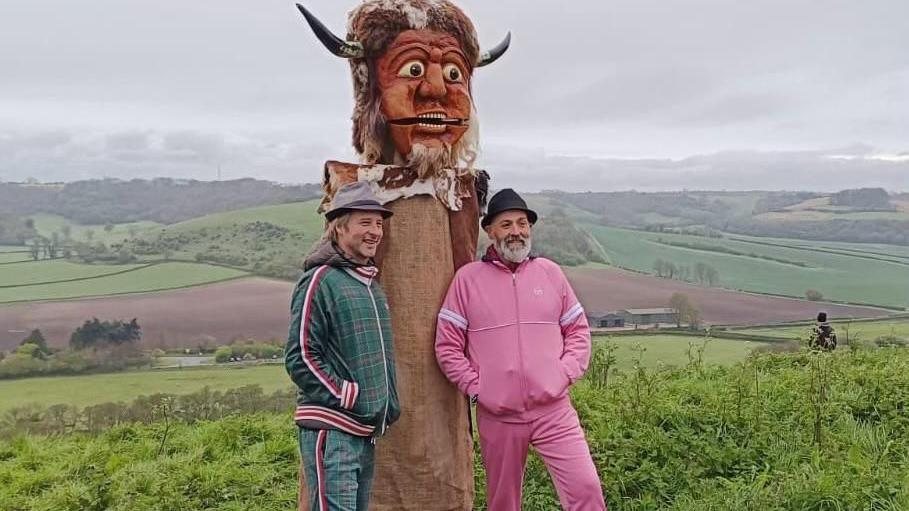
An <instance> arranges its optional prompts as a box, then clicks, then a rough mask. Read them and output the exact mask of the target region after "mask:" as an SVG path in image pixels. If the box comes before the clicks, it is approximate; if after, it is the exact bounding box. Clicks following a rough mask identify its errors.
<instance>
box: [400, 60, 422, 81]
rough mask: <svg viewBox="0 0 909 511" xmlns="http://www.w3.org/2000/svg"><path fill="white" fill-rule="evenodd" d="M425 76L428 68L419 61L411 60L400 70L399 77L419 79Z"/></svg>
mask: <svg viewBox="0 0 909 511" xmlns="http://www.w3.org/2000/svg"><path fill="white" fill-rule="evenodd" d="M424 74H426V66H424V65H423V63H422V62H420V61H419V60H411V61H410V62H408V63H406V64H404V65H403V66H401V69H399V70H398V76H406V77H408V78H419V77H421V76H423V75H424Z"/></svg>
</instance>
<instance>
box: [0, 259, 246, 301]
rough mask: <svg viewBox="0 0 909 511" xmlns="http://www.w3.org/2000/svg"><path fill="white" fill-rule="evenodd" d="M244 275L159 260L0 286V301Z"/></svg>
mask: <svg viewBox="0 0 909 511" xmlns="http://www.w3.org/2000/svg"><path fill="white" fill-rule="evenodd" d="M22 264H23V265H27V264H34V265H35V266H36V267H40V266H41V265H42V264H45V263H44V262H41V263H22ZM9 266H17V265H9ZM77 266H80V267H84V268H85V269H86V271H88V269H90V268H93V266H91V265H77ZM3 268H4V266H0V271H3V270H2V269H3ZM244 275H247V273H246V272H243V271H240V270H234V269H231V268H224V267H220V266H212V265H207V264H196V263H183V262H171V263H162V264H155V265H151V266H148V267H146V268H141V269H137V270H135V271H131V272H127V273H120V274H116V275H108V276H101V277H97V278H92V279H89V280H79V281H73V282H56V283H52V284H42V285H37V286H24V287H23V286H20V287H9V288H0V303H9V302H29V301H36V300H63V299H72V298H84V297H89V296H105V295H114V294H126V293H142V292H148V291H163V290H166V289H177V288H182V287H190V286H198V285H201V284H209V283H213V282H220V281H224V280H229V279H233V278H237V277H242V276H244Z"/></svg>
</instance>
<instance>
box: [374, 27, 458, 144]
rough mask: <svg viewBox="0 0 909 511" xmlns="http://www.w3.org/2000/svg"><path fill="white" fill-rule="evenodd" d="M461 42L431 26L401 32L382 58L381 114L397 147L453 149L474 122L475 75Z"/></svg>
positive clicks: (379, 61) (379, 76)
mask: <svg viewBox="0 0 909 511" xmlns="http://www.w3.org/2000/svg"><path fill="white" fill-rule="evenodd" d="M467 63H468V60H467V58H466V57H465V56H464V53H463V51H462V50H461V47H460V46H459V45H458V42H457V40H456V39H455V38H454V37H451V36H449V35H447V34H443V33H440V32H435V31H431V30H407V31H404V32H401V33H400V34H399V35H398V37H397V38H395V40H394V42H393V43H392V44H391V45H390V46H389V48H388V50H387V51H386V52H385V53H384V54H383V55H382V57H381V58H379V59H378V61H377V63H376V68H377V71H378V85H379V89H380V93H381V104H380V108H381V110H382V115H383V116H384V117H385V119H386V121H387V123H388V129H389V132H390V134H391V139H392V142H393V144H394V147H395V151H396V152H397V153H398V154H400V155H401V156H404V157H407V156H409V155H410V154H411V152H412V151H413V148H414V146H423V147H425V148H426V149H429V150H448V149H450V148H451V147H452V146H454V145H455V144H457V143H458V141H459V140H460V139H461V137H462V136H463V135H464V133H465V132H466V131H467V129H468V126H469V122H470V112H471V98H470V81H469V80H470V73H471V71H472V68H471V67H470V66H469V65H468V64H467Z"/></svg>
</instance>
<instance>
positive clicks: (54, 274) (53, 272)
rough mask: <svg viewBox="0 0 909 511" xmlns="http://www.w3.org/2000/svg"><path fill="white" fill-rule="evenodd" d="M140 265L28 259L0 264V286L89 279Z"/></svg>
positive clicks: (139, 266)
mask: <svg viewBox="0 0 909 511" xmlns="http://www.w3.org/2000/svg"><path fill="white" fill-rule="evenodd" d="M25 255H28V254H25ZM141 267H142V265H138V264H123V265H105V264H79V263H73V262H70V261H67V260H65V259H53V260H51V259H42V260H39V261H31V260H29V261H26V262H21V263H15V264H3V265H0V288H8V287H11V286H23V285H32V284H36V283H42V282H59V281H63V280H73V279H91V278H96V277H103V276H104V275H108V274H112V273H119V272H123V271H128V270H133V269H136V268H141ZM0 292H2V291H0Z"/></svg>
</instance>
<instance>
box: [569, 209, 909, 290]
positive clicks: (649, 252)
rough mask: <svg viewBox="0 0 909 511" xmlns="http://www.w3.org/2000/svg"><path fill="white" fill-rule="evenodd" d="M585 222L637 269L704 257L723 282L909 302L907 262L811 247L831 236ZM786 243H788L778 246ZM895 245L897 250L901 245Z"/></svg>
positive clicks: (614, 256) (613, 253) (619, 261)
mask: <svg viewBox="0 0 909 511" xmlns="http://www.w3.org/2000/svg"><path fill="white" fill-rule="evenodd" d="M585 228H587V229H588V230H589V231H590V232H591V233H592V234H593V235H594V237H596V239H597V240H598V241H599V242H600V243H601V244H602V245H603V247H604V248H605V250H606V252H607V253H608V254H609V256H610V260H611V261H612V262H613V263H614V264H616V265H617V266H620V267H624V268H629V269H632V270H636V271H643V272H646V273H652V272H653V264H654V262H655V261H656V260H657V259H663V260H664V261H669V262H673V263H674V264H676V265H679V264H682V265H689V266H692V267H693V266H694V264H696V263H697V262H704V263H707V264H709V265H711V266H713V267H714V268H716V269H717V270H718V272H719V278H720V285H721V286H722V287H725V288H731V289H741V290H745V291H753V292H760V293H774V294H785V295H789V296H796V297H801V296H804V293H805V290H807V289H816V290H818V291H820V292H821V293H823V295H824V297H825V298H827V299H832V300H840V301H847V302H853V303H869V304H880V305H889V306H896V307H905V306H907V305H909V285H906V283H907V282H909V264H906V263H905V262H897V261H881V260H877V259H873V258H870V257H866V256H867V255H868V254H859V253H855V254H852V253H849V252H847V251H843V253H830V252H819V251H817V250H813V249H812V248H811V247H817V246H820V245H830V244H829V243H827V242H817V243H814V244H811V243H809V242H804V241H802V242H797V243H798V244H797V245H796V242H794V241H793V240H776V241H773V242H766V243H760V242H755V240H759V238H747V239H746V237H743V236H740V237H737V238H741V239H742V240H744V241H735V240H729V239H710V238H703V237H697V236H686V235H677V234H667V233H650V232H643V231H631V230H626V229H617V228H612V227H603V226H599V225H592V224H586V225H585ZM659 238H662V240H663V241H667V242H675V243H679V242H681V243H690V244H698V245H713V246H718V247H727V248H729V249H732V250H735V251H736V252H740V253H742V254H743V255H732V254H724V253H721V252H714V251H710V250H698V249H691V248H683V247H676V246H670V245H666V244H663V243H658V242H657V240H658V239H659ZM769 243H774V245H771V244H769ZM786 243H788V246H776V245H783V244H786ZM854 245H855V244H853V247H852V248H854ZM893 250H894V251H895V253H897V255H899V254H898V252H899V251H900V250H901V247H896V248H893ZM751 253H754V254H755V255H756V256H760V255H765V256H768V257H773V258H775V259H780V260H785V261H792V262H798V263H802V264H804V265H805V267H800V266H795V265H793V264H785V263H782V262H777V261H770V260H767V259H761V258H760V257H750V256H749V255H748V254H751ZM874 257H876V256H874Z"/></svg>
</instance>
